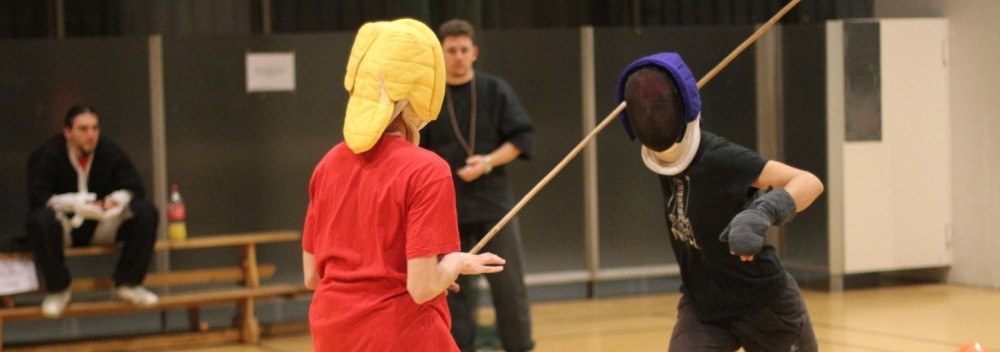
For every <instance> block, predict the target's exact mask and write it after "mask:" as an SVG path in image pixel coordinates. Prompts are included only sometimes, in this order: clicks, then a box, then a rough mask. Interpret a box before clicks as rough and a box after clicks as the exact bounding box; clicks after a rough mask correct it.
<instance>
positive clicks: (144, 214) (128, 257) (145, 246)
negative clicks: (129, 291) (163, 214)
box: [28, 199, 160, 292]
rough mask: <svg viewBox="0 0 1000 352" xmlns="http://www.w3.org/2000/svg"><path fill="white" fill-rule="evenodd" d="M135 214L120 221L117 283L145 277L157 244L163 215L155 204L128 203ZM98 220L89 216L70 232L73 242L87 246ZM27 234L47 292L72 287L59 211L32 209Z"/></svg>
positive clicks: (138, 280) (129, 282)
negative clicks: (157, 230)
mask: <svg viewBox="0 0 1000 352" xmlns="http://www.w3.org/2000/svg"><path fill="white" fill-rule="evenodd" d="M129 208H130V209H131V210H132V214H133V216H132V218H131V219H128V220H127V221H125V222H123V223H122V224H121V227H119V228H118V233H117V234H116V237H115V240H116V241H118V242H121V243H122V250H121V256H120V257H119V258H118V264H117V266H116V267H115V272H114V274H113V276H112V277H113V278H114V280H115V286H120V285H139V284H142V281H143V280H145V279H146V273H147V272H148V271H149V263H150V260H152V258H153V246H155V245H156V228H157V226H158V225H159V222H160V217H159V214H158V213H157V211H156V208H155V207H153V204H152V203H150V202H148V201H146V200H142V199H133V200H132V202H131V203H129ZM96 228H97V222H96V221H92V220H87V221H84V222H83V225H81V226H80V227H79V228H76V229H73V230H72V232H71V233H70V236H71V237H72V240H73V246H74V247H77V246H86V245H89V244H90V241H91V239H93V237H94V230H95V229H96ZM28 237H29V238H30V239H31V244H32V248H33V250H34V252H35V265H36V266H37V268H38V271H39V274H40V275H41V276H42V279H43V282H44V283H45V290H46V291H47V292H60V291H63V290H65V289H66V288H68V287H69V284H70V281H71V280H72V279H71V277H70V273H69V269H67V268H66V256H65V255H64V253H63V249H64V248H63V228H62V224H60V223H59V219H57V218H56V213H55V212H54V211H53V210H52V209H49V208H39V209H35V210H32V211H31V213H29V214H28Z"/></svg>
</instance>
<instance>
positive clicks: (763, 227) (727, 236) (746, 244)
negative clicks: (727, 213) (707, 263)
mask: <svg viewBox="0 0 1000 352" xmlns="http://www.w3.org/2000/svg"><path fill="white" fill-rule="evenodd" d="M793 217H795V199H793V198H792V195H791V194H788V191H785V190H784V189H780V188H779V189H775V190H772V191H770V192H767V194H764V195H763V196H761V197H760V198H757V199H756V200H754V201H753V202H752V203H750V206H749V207H747V209H746V210H744V211H741V212H740V213H739V214H736V216H734V217H733V220H732V221H730V222H729V226H726V229H725V230H723V231H722V235H721V236H719V240H721V241H722V242H729V250H730V251H732V252H733V253H734V254H736V255H756V254H757V253H758V252H760V249H761V248H763V247H764V232H765V231H767V228H768V227H770V226H771V225H780V224H784V223H786V222H789V221H791V220H792V218H793Z"/></svg>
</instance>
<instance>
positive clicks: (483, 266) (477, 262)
mask: <svg viewBox="0 0 1000 352" xmlns="http://www.w3.org/2000/svg"><path fill="white" fill-rule="evenodd" d="M449 255H458V256H460V258H459V260H460V263H461V265H460V266H459V271H458V272H459V274H462V275H476V274H492V273H498V272H500V271H502V270H503V265H504V264H506V263H507V261H506V260H504V259H503V258H500V257H499V256H497V255H496V254H493V253H481V254H469V253H464V252H456V253H451V254H449Z"/></svg>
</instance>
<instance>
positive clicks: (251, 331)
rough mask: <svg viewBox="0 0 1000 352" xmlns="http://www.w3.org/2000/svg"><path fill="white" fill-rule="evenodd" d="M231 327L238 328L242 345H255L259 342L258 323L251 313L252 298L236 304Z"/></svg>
mask: <svg viewBox="0 0 1000 352" xmlns="http://www.w3.org/2000/svg"><path fill="white" fill-rule="evenodd" d="M233 325H235V326H236V327H239V329H240V338H241V339H242V340H243V343H249V344H255V343H257V342H259V341H260V322H259V321H257V316H255V315H254V312H253V298H247V299H244V300H241V301H240V303H239V304H237V308H236V317H235V318H233Z"/></svg>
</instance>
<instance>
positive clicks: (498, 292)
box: [421, 19, 535, 352]
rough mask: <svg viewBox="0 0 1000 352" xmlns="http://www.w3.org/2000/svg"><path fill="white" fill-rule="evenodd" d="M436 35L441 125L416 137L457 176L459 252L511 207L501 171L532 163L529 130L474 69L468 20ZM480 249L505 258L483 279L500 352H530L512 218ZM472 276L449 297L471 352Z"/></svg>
mask: <svg viewBox="0 0 1000 352" xmlns="http://www.w3.org/2000/svg"><path fill="white" fill-rule="evenodd" d="M438 37H439V38H440V39H441V45H442V48H443V49H444V59H445V64H446V65H447V83H448V86H447V88H446V93H445V103H444V105H445V106H444V107H443V108H442V109H441V115H440V116H439V117H438V119H437V120H436V121H434V122H431V123H430V124H428V125H427V127H426V128H424V129H423V130H422V131H421V134H422V136H421V137H422V138H421V139H422V143H421V145H422V146H423V147H424V148H427V149H430V150H432V151H434V152H435V153H437V154H438V155H440V156H441V157H442V158H444V159H445V160H447V161H448V164H449V165H450V166H451V168H452V170H453V171H454V175H455V176H454V177H455V193H456V197H457V203H458V222H459V233H460V235H461V240H462V250H463V251H468V250H470V249H472V247H473V246H475V244H476V243H478V242H479V240H480V239H482V238H483V236H484V235H486V233H487V232H489V230H490V229H491V228H492V227H493V226H494V225H496V223H497V222H498V221H499V220H500V219H501V218H503V217H504V215H506V214H507V212H508V211H509V210H510V209H511V208H512V207H513V206H514V200H513V197H512V195H511V191H510V184H509V183H508V181H507V174H506V171H505V170H504V167H503V166H504V165H506V164H507V163H509V162H511V161H514V159H517V158H523V159H528V158H529V157H530V155H531V149H532V140H533V127H532V124H531V119H530V118H529V117H528V114H527V113H526V112H525V111H524V108H523V107H522V106H521V102H520V101H519V100H518V98H517V94H516V93H514V90H513V89H512V88H511V87H510V85H509V84H508V83H507V82H506V81H504V80H503V79H501V78H499V77H496V76H493V75H489V74H486V73H483V72H482V71H478V70H474V69H473V68H472V65H473V63H474V62H475V61H476V58H477V57H478V55H479V48H478V47H477V46H476V44H475V32H474V30H473V28H472V25H471V24H469V22H467V21H464V20H458V19H456V20H450V21H448V22H445V23H443V24H442V25H441V27H440V28H439V29H438ZM483 251H485V252H491V253H495V254H497V255H499V256H500V257H502V258H505V259H507V264H506V266H505V267H504V271H502V272H499V273H496V274H488V275H486V279H487V280H488V281H489V283H490V293H491V296H492V298H493V304H494V307H496V315H497V329H498V331H499V335H500V340H501V343H502V344H503V348H504V350H506V351H508V352H516V351H530V350H532V349H533V348H534V346H535V343H534V340H532V338H531V314H530V312H529V307H528V304H529V302H528V297H527V291H526V289H525V286H524V262H523V260H522V255H521V237H520V233H519V229H518V222H517V219H516V218H515V219H514V220H513V221H511V222H510V223H508V224H507V226H505V227H504V228H503V229H502V230H500V232H499V233H498V234H497V235H496V237H494V238H493V239H492V240H491V241H490V242H489V243H487V244H486V247H485V248H484V249H483ZM470 278H471V277H470V276H461V277H459V284H460V286H462V287H463V290H462V291H459V292H458V293H456V294H449V295H448V306H449V308H450V310H451V319H452V330H451V331H452V336H454V337H455V341H456V342H457V343H458V347H459V348H461V349H462V351H474V350H475V334H476V321H475V319H474V312H475V309H476V302H473V301H471V299H470V297H469V296H470V295H467V294H466V292H465V291H466V290H472V289H474V287H472V285H473V283H474V281H472V280H471V279H470Z"/></svg>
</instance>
